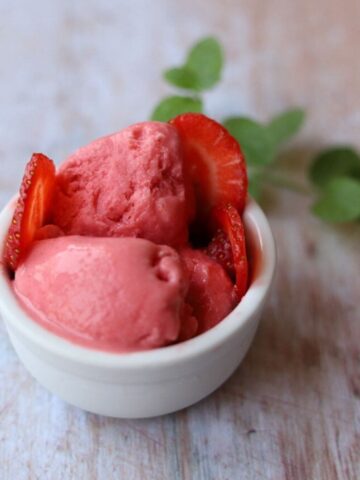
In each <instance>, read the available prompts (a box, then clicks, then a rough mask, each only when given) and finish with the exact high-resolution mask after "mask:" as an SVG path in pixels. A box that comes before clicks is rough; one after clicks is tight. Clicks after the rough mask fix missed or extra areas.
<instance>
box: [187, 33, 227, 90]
mask: <svg viewBox="0 0 360 480" xmlns="http://www.w3.org/2000/svg"><path fill="white" fill-rule="evenodd" d="M223 63H224V58H223V51H222V48H221V45H220V43H219V42H218V41H217V40H216V38H214V37H207V38H203V39H202V40H200V41H199V42H198V43H197V44H196V45H194V47H193V48H192V49H191V50H190V53H189V56H188V58H187V61H186V65H185V66H186V67H187V68H189V69H190V70H191V71H193V72H194V73H195V74H196V77H197V86H196V89H197V90H207V89H208V88H211V87H213V86H214V85H216V84H217V83H218V82H219V80H220V78H221V71H222V67H223Z"/></svg>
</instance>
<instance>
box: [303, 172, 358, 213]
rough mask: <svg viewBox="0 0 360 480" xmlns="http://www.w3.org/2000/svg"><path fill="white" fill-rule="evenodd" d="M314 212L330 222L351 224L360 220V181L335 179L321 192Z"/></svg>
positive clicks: (346, 178)
mask: <svg viewBox="0 0 360 480" xmlns="http://www.w3.org/2000/svg"><path fill="white" fill-rule="evenodd" d="M312 211H313V212H314V213H315V215H317V216H318V217H320V218H322V219H323V220H326V221H328V222H351V221H353V220H357V219H358V218H360V181H358V180H354V179H352V178H349V177H338V178H333V179H332V180H331V181H330V182H328V183H327V184H326V185H325V187H324V189H323V190H322V191H321V194H320V196H319V199H318V200H317V202H316V203H315V204H314V205H313V207H312Z"/></svg>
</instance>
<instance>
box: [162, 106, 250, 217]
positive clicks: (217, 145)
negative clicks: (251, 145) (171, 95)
mask: <svg viewBox="0 0 360 480" xmlns="http://www.w3.org/2000/svg"><path fill="white" fill-rule="evenodd" d="M170 123H171V124H172V125H174V126H175V127H176V128H177V130H178V132H179V135H180V138H181V142H182V147H183V154H184V169H185V171H186V174H187V176H188V178H190V180H191V182H192V184H193V186H194V189H195V196H196V210H197V214H198V216H200V220H202V221H205V220H206V218H207V216H208V213H209V211H210V209H211V208H212V207H214V206H217V205H223V204H226V203H232V204H233V205H234V206H235V208H236V209H237V210H238V211H240V212H242V211H243V209H244V206H245V202H246V195H247V186H248V179H247V173H246V165H245V159H244V155H243V153H242V151H241V149H240V146H239V144H238V142H237V141H236V140H235V138H234V137H232V136H231V135H230V133H229V132H228V131H227V130H226V129H225V128H224V127H223V126H222V125H220V124H219V123H217V122H215V121H214V120H212V119H210V118H208V117H206V116H205V115H203V114H200V113H185V114H183V115H179V116H177V117H175V118H173V119H172V120H171V121H170ZM197 220H198V219H197Z"/></svg>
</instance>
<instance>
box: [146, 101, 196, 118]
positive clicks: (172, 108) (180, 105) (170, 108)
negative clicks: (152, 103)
mask: <svg viewBox="0 0 360 480" xmlns="http://www.w3.org/2000/svg"><path fill="white" fill-rule="evenodd" d="M187 112H196V113H201V112H202V101H201V100H200V99H198V98H191V97H179V96H172V97H166V98H164V100H162V101H161V102H160V103H159V104H158V105H157V106H156V107H155V109H154V111H153V113H152V115H151V120H158V121H159V122H168V121H169V120H170V119H171V118H173V117H176V116H177V115H180V114H182V113H187Z"/></svg>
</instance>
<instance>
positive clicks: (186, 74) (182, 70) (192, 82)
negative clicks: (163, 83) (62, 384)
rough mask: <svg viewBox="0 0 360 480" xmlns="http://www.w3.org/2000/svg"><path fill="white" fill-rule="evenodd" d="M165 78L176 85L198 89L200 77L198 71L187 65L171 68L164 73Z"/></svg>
mask: <svg viewBox="0 0 360 480" xmlns="http://www.w3.org/2000/svg"><path fill="white" fill-rule="evenodd" d="M164 78H165V80H167V81H168V82H169V83H171V84H172V85H175V86H176V87H180V88H185V89H189V90H196V87H197V84H198V79H197V76H196V73H194V72H193V71H192V70H190V69H189V68H187V67H179V68H169V70H166V71H165V73H164Z"/></svg>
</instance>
